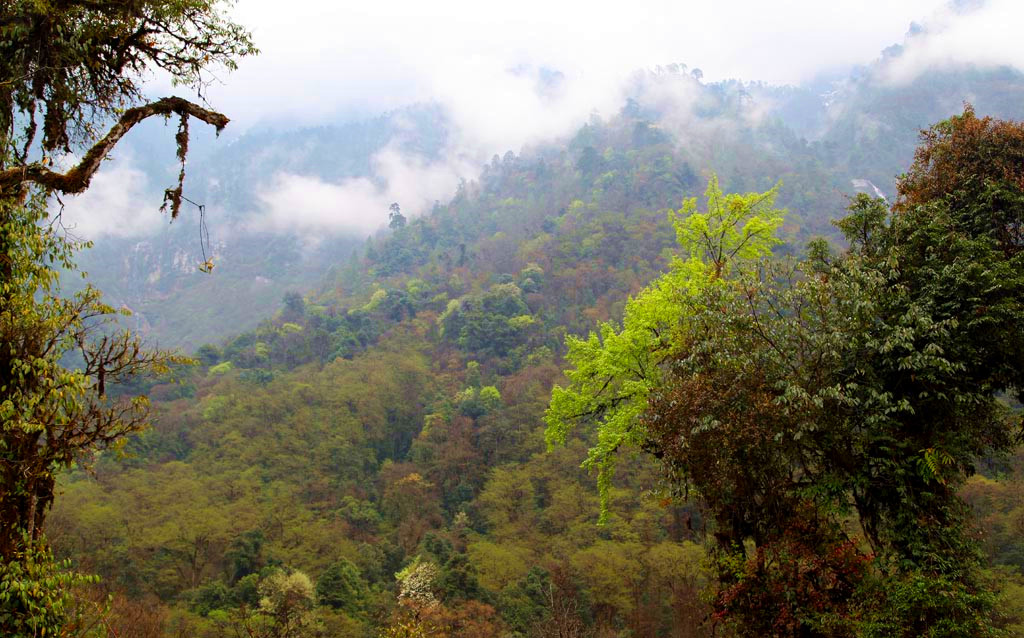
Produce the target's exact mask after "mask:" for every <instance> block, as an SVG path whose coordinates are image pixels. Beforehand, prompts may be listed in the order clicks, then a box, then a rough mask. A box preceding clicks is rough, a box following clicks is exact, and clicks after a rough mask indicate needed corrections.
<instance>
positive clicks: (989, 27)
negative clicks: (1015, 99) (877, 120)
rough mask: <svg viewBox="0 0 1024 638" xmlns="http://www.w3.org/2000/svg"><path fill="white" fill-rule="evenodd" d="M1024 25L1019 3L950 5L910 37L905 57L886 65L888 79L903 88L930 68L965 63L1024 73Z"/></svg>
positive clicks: (1016, 0)
mask: <svg viewBox="0 0 1024 638" xmlns="http://www.w3.org/2000/svg"><path fill="white" fill-rule="evenodd" d="M1022 24H1024V3H1021V2H1020V1H1019V0H989V1H987V2H963V1H961V2H956V3H951V4H950V5H948V6H946V7H944V8H943V9H942V10H940V11H938V12H936V13H934V14H933V15H931V16H930V17H929V18H928V19H926V20H924V22H923V28H922V29H920V30H917V31H916V32H913V33H912V34H910V35H909V36H908V37H907V39H906V42H905V43H904V45H903V51H902V52H901V54H900V55H899V56H897V57H894V58H892V59H891V60H890V61H889V64H888V65H887V68H886V79H888V80H889V81H891V82H894V83H897V84H898V83H904V82H909V81H911V80H913V79H914V78H915V77H917V76H918V75H920V74H921V73H923V72H924V71H927V70H929V69H933V68H943V67H955V66H962V65H964V64H974V65H978V66H983V67H985V66H987V67H998V66H1012V67H1015V68H1017V69H1018V70H1024V45H1022V44H1021V40H1020V27H1021V25H1022Z"/></svg>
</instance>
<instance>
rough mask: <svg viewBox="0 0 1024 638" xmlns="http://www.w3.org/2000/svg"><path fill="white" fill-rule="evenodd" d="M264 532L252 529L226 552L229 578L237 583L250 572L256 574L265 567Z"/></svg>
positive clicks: (234, 542)
mask: <svg viewBox="0 0 1024 638" xmlns="http://www.w3.org/2000/svg"><path fill="white" fill-rule="evenodd" d="M263 542H264V536H263V532H261V531H260V530H251V531H248V532H245V533H244V534H242V535H241V536H239V537H238V538H236V539H235V540H233V541H231V546H230V547H229V548H228V550H227V551H226V552H224V559H225V560H226V561H227V563H228V580H229V582H231V583H237V582H238V581H240V580H242V579H243V578H245V577H246V576H248V575H249V574H255V573H257V572H259V570H260V569H262V568H263V565H264V561H263Z"/></svg>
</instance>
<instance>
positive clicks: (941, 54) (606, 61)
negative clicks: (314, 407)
mask: <svg viewBox="0 0 1024 638" xmlns="http://www.w3.org/2000/svg"><path fill="white" fill-rule="evenodd" d="M233 13H234V15H235V16H236V20H237V21H238V22H240V23H242V24H244V25H245V26H246V27H248V28H249V29H250V30H251V31H252V34H253V38H254V40H255V42H256V44H257V46H258V47H259V48H260V49H261V51H262V52H261V54H260V55H259V56H256V57H253V58H247V59H244V60H242V61H241V63H240V68H239V70H238V71H236V72H234V73H230V74H226V73H219V74H218V76H219V77H220V79H221V81H222V83H220V84H215V85H214V86H212V87H210V88H209V90H208V92H207V97H208V99H209V101H210V103H211V104H212V105H213V106H214V107H215V108H217V109H218V110H221V111H223V112H225V113H227V114H229V115H230V117H231V118H232V119H233V124H232V126H231V135H237V134H240V133H242V132H244V131H245V130H246V129H247V128H249V127H251V126H253V125H256V124H260V123H267V124H274V125H277V126H283V127H289V126H305V125H314V124H318V123H323V122H325V121H329V120H335V121H336V120H337V119H339V118H345V117H365V116H369V115H374V114H377V113H380V112H382V111H386V110H390V109H395V108H398V107H401V106H403V105H406V104H409V103H412V102H426V101H432V102H437V103H440V104H442V105H444V106H445V107H446V108H447V110H448V112H449V114H450V115H451V118H452V120H453V121H454V123H455V126H456V130H455V132H454V136H453V140H452V142H451V148H450V149H448V150H449V153H448V154H447V156H446V157H445V158H444V159H443V161H442V162H440V163H436V164H431V165H426V164H423V162H422V160H421V159H420V158H416V157H404V156H398V155H395V153H394V151H393V149H386V150H385V151H383V152H382V153H380V154H379V156H378V157H375V158H374V160H373V162H372V164H373V166H374V167H375V168H374V170H375V174H376V177H377V178H378V179H377V180H376V181H375V182H371V181H368V180H366V179H360V180H350V181H348V182H345V183H341V184H327V183H323V182H319V181H315V178H310V177H309V176H303V175H293V174H288V173H285V174H282V175H278V176H277V178H276V179H275V180H274V181H273V183H270V184H265V185H263V186H262V187H261V188H262V190H260V191H259V192H258V193H257V194H258V196H259V199H260V201H262V202H263V209H262V210H260V211H254V213H255V215H254V219H256V225H258V226H260V225H261V226H263V227H287V228H294V227H296V226H304V227H306V228H308V229H309V230H311V231H313V232H316V231H318V230H342V231H356V232H367V231H369V230H372V228H373V227H375V225H376V224H378V221H377V218H376V217H373V216H367V214H366V213H365V211H366V210H369V209H374V208H375V207H376V208H377V209H379V210H386V207H387V204H388V202H390V201H395V199H396V198H401V200H402V201H403V210H407V211H408V212H409V213H411V214H414V215H415V214H417V213H418V212H421V211H422V210H425V209H426V208H427V207H428V206H429V203H430V202H433V200H434V199H442V200H443V199H446V194H449V193H451V192H453V191H454V188H455V185H456V184H457V183H458V180H459V179H460V178H468V179H472V178H473V177H474V176H475V174H474V171H475V170H476V167H478V166H479V164H480V162H482V161H486V159H487V158H489V157H490V156H491V154H493V153H499V154H500V153H504V152H505V151H506V150H513V151H518V150H520V149H521V148H523V147H524V146H525V145H529V144H532V143H536V142H540V141H543V140H547V139H551V138H554V137H557V136H560V135H565V134H568V133H570V132H571V131H573V130H575V129H576V128H577V127H578V126H580V124H582V123H583V122H584V121H586V119H587V118H588V117H589V116H590V114H591V113H594V112H596V113H598V114H602V115H607V114H611V113H614V112H616V111H618V109H619V108H620V107H621V105H622V102H623V93H622V91H623V86H624V83H625V81H626V79H627V78H628V77H629V76H630V75H631V74H632V73H634V72H635V71H636V70H638V69H644V68H653V67H654V66H656V65H666V64H670V63H683V64H686V65H688V66H689V67H690V68H691V69H692V68H700V69H701V70H702V71H703V73H704V78H705V81H709V80H710V81H714V80H718V79H726V78H738V79H742V80H762V81H767V82H770V83H775V84H786V83H789V84H798V83H800V82H803V81H806V80H808V79H811V78H812V77H814V76H815V75H816V74H819V73H822V72H830V71H836V70H839V71H842V70H845V69H848V68H849V67H851V66H854V65H863V64H868V63H870V62H872V61H873V60H875V59H877V58H878V57H879V55H880V53H881V51H882V49H884V48H886V47H888V46H890V45H892V44H898V43H903V42H904V38H905V35H906V33H907V31H908V28H909V27H910V24H911V22H916V23H918V24H920V25H923V26H924V27H926V28H927V30H928V32H929V34H928V35H927V36H922V37H917V38H914V39H912V41H911V42H910V43H909V44H908V46H907V50H906V52H905V54H904V55H903V56H902V58H901V59H900V61H899V63H898V64H896V65H892V66H891V73H890V80H891V81H893V82H902V81H906V80H908V79H911V78H913V77H914V75H915V74H917V73H919V72H920V71H921V70H922V69H925V68H928V67H929V66H931V65H946V64H950V63H965V62H972V63H979V64H985V65H997V64H1010V65H1014V66H1017V67H1018V68H1024V44H1022V43H1021V40H1020V36H1019V30H1020V28H1021V27H1022V26H1024V2H1022V1H1021V0H988V1H987V2H985V1H983V0H956V2H955V3H950V2H948V1H947V0H896V1H894V0H886V1H881V0H828V1H823V0H773V1H764V0H718V1H717V2H706V1H704V2H695V1H692V0H690V1H687V0H629V1H626V2H623V1H620V2H614V3H613V2H595V1H593V0H588V1H581V0H516V1H510V0H505V1H503V2H494V1H491V2H484V1H481V0H430V1H424V0H401V1H397V0H363V1H362V2H353V1H351V0H287V1H285V2H282V1H281V0H239V1H238V4H237V5H236V6H235V7H234V9H233ZM539 68H547V69H553V70H557V71H559V72H561V73H562V74H564V81H563V82H562V84H561V86H560V89H559V90H558V91H557V93H555V94H554V95H551V94H547V95H540V94H538V92H537V82H536V70H537V69H539ZM152 89H153V93H155V94H158V93H160V94H162V93H166V92H168V91H170V90H171V89H170V87H169V86H164V85H162V82H161V81H160V80H159V79H158V80H155V81H154V82H153V85H152ZM176 91H177V92H179V93H180V92H181V89H180V88H178V89H176ZM680 110H681V111H683V110H685V105H683V106H681V108H680ZM105 171H106V172H107V173H112V175H111V177H110V179H109V181H110V182H111V184H117V183H125V180H126V179H128V178H130V179H128V183H130V184H131V185H133V188H135V190H137V191H139V192H142V191H144V190H146V189H147V188H150V187H151V186H152V185H150V184H148V183H147V180H146V176H145V175H142V174H140V173H139V172H138V171H137V170H136V169H134V168H132V167H131V166H130V165H128V164H126V163H125V162H123V161H122V162H121V163H111V166H110V167H109V168H107V169H105ZM115 172H116V173H117V174H113V173H115ZM311 180H314V181H311ZM382 180H383V181H384V182H386V183H387V186H386V187H384V188H379V187H376V186H374V183H379V182H380V181H382ZM94 190H97V191H99V190H101V189H96V188H94ZM115 190H116V189H115ZM281 193H290V195H289V196H288V197H287V198H285V200H286V201H287V202H289V205H287V206H284V205H282V206H278V205H277V204H275V202H279V201H280V200H281V199H282V197H281ZM303 194H305V197H306V198H307V199H309V201H308V202H301V203H302V204H303V205H304V208H303V207H301V206H300V207H298V210H299V212H298V213H297V212H296V206H295V202H296V200H297V198H300V197H301V196H303ZM100 195H101V194H100V193H97V194H96V195H95V196H93V199H95V201H91V202H89V206H88V208H89V209H90V210H92V211H96V210H104V209H105V208H106V209H107V210H108V215H109V216H112V217H115V218H116V217H118V216H120V217H123V218H124V219H126V220H128V219H136V218H137V217H138V212H137V210H136V209H135V208H134V207H131V206H129V207H127V208H126V207H125V203H124V202H121V201H118V202H113V203H111V204H109V206H104V202H106V200H107V199H109V198H102V197H100ZM122 199H123V198H122ZM129 199H130V200H132V201H138V198H134V197H133V198H129ZM406 204H408V207H407V206H406ZM70 208H71V211H70V215H69V216H74V212H75V209H80V208H82V206H81V205H77V204H75V203H74V202H72V204H71V206H70ZM122 209H123V210H122ZM118 211H121V212H120V213H119V212H118ZM302 211H305V212H302ZM338 211H341V212H338ZM297 215H298V217H299V219H298V221H301V222H302V223H301V224H300V223H298V222H297V217H296V216H297ZM303 215H305V217H303ZM91 219H92V220H94V221H95V222H96V223H95V224H94V226H95V228H97V229H103V232H112V231H110V230H109V229H111V228H114V229H120V231H121V233H120V234H129V235H135V234H139V233H142V232H144V231H145V230H146V229H149V228H154V227H156V225H158V224H159V223H160V221H159V219H156V220H150V221H149V222H147V225H142V226H140V225H138V224H132V223H125V224H109V223H108V220H106V219H103V217H101V216H99V215H97V214H96V213H95V212H92V213H91ZM368 220H369V221H368ZM87 234H88V233H87Z"/></svg>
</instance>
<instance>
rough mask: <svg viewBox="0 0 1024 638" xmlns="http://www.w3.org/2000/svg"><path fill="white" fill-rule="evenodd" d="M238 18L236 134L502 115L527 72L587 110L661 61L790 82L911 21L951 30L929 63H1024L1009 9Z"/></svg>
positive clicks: (638, 1)
mask: <svg viewBox="0 0 1024 638" xmlns="http://www.w3.org/2000/svg"><path fill="white" fill-rule="evenodd" d="M959 4H960V5H962V6H977V5H979V4H981V3H979V2H976V1H972V0H969V1H967V2H965V1H963V0H961V2H960V3H959ZM235 13H236V15H237V19H238V21H239V22H241V23H242V24H244V25H246V26H247V27H249V28H250V29H251V30H252V33H253V36H254V38H255V41H256V43H257V45H258V46H259V47H260V49H261V50H262V54H261V55H260V56H258V57H256V58H252V59H247V60H244V61H243V62H242V65H241V69H240V70H239V71H237V72H235V73H233V74H231V75H229V76H225V77H224V80H225V82H226V84H225V85H224V86H220V87H214V88H213V89H212V90H211V92H210V95H211V98H212V101H213V103H214V104H215V105H216V106H218V108H221V109H224V110H225V111H227V112H230V113H232V114H233V115H234V117H235V118H236V120H239V122H240V123H243V124H244V123H252V122H254V121H257V120H260V119H264V118H279V117H301V118H303V119H306V120H317V119H319V118H321V117H324V116H326V115H330V114H333V113H336V112H338V111H344V112H350V111H351V110H353V109H358V110H361V111H367V112H376V111H381V110H385V109H389V108H394V107H396V106H400V105H402V104H405V103H408V102H411V101H422V100H438V101H441V102H442V103H446V104H450V105H452V106H454V107H455V108H456V111H457V112H462V111H465V112H466V113H467V115H469V114H472V113H473V112H474V110H479V109H492V110H495V111H498V114H499V115H500V114H501V112H503V111H505V110H506V109H504V108H503V104H506V103H508V102H511V103H512V104H513V105H515V106H516V107H518V108H521V107H522V106H523V105H522V104H521V102H522V101H523V98H522V96H520V95H519V93H521V92H522V91H523V90H524V89H526V88H528V87H526V86H524V82H523V81H522V80H521V79H519V78H517V76H516V75H515V74H514V73H512V71H513V70H514V69H516V68H517V67H521V66H523V65H527V66H534V67H549V68H554V69H558V70H559V71H561V72H563V73H565V74H566V76H567V78H568V80H569V87H570V88H571V92H572V96H571V101H572V102H580V103H583V102H587V101H589V102H592V104H590V105H588V106H587V107H586V108H587V109H588V110H589V109H593V108H596V109H598V110H600V109H601V107H603V106H607V105H608V104H609V100H613V99H614V98H616V97H618V96H616V95H614V94H615V91H616V90H617V88H618V87H619V86H620V85H621V82H622V79H623V78H624V77H625V76H626V75H627V74H629V73H630V72H632V71H633V70H635V69H637V68H649V67H652V66H654V65H658V64H668V63H671V62H681V63H685V64H687V65H689V66H690V67H691V68H693V67H699V68H701V69H702V70H703V72H704V74H705V78H708V79H723V78H740V79H744V80H764V81H768V82H772V83H799V82H801V81H803V80H806V79H808V78H810V77H811V76H813V75H814V74H816V73H818V72H820V71H823V70H829V69H835V68H842V67H849V66H851V65H854V64H865V63H868V62H870V61H871V60H873V59H875V58H876V57H877V56H878V55H879V53H880V52H881V50H882V49H883V48H885V47H887V46H889V45H891V44H894V43H899V42H902V40H903V37H904V34H905V33H906V32H907V29H908V27H909V25H910V23H911V22H912V21H916V22H918V23H921V24H926V25H928V26H930V27H932V28H934V29H935V30H937V31H938V30H941V31H943V32H945V33H946V34H947V35H946V37H943V38H934V39H933V42H932V44H933V45H935V46H933V47H932V48H931V49H930V50H928V51H927V52H926V53H927V55H928V57H929V58H930V59H933V58H935V57H937V56H941V55H944V54H946V53H952V54H954V55H957V56H964V55H967V54H970V55H973V54H977V56H978V57H980V58H984V59H985V60H986V61H991V60H993V59H996V58H1000V57H1002V58H1006V57H1010V58H1014V57H1015V58H1017V59H1016V60H1015V61H1016V62H1020V61H1021V58H1024V45H1022V44H1021V42H1020V39H1019V35H1018V33H1015V31H1019V28H1020V27H1021V26H1022V25H1024V2H1020V1H1019V0H991V1H990V2H988V3H985V6H984V7H982V8H980V9H975V10H974V11H973V12H972V14H971V15H968V16H959V18H958V19H957V20H955V21H953V20H951V19H950V14H951V12H950V10H949V3H948V2H946V1H938V0H896V1H893V0H886V1H880V0H829V1H827V2H823V1H822V0H774V1H764V0H719V1H717V2H695V1H692V0H691V1H686V0H630V1H628V2H594V1H593V0H587V1H580V0H517V1H515V2H512V1H504V2H495V1H491V2H481V1H480V0H431V1H429V2H424V1H423V0H402V1H396V0H364V1H362V2H352V1H351V0H344V1H338V0H290V1H288V2H281V1H280V0H240V1H239V2H238V4H237V6H236V8H235ZM954 23H956V24H954ZM951 25H952V26H951ZM950 36H952V37H950ZM936 47H937V48H938V50H935V48H936ZM949 47H952V50H950V51H945V50H944V49H946V48H949ZM520 115H522V113H521V112H520Z"/></svg>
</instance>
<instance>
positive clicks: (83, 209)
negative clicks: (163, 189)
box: [50, 152, 168, 240]
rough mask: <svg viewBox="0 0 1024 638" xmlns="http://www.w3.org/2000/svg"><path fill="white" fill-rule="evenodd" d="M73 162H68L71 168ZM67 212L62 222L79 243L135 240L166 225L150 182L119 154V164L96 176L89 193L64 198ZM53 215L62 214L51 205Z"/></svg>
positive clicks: (129, 158) (126, 156) (56, 205)
mask: <svg viewBox="0 0 1024 638" xmlns="http://www.w3.org/2000/svg"><path fill="white" fill-rule="evenodd" d="M74 161H77V160H74V158H67V160H66V163H67V164H72V163H73V162H74ZM61 201H63V203H64V210H63V212H62V213H61V222H62V223H63V225H64V227H65V228H67V229H68V231H69V232H70V233H71V234H72V235H74V236H75V237H78V238H80V239H87V240H95V239H99V238H101V237H106V236H110V237H121V238H134V237H143V236H147V235H151V234H153V233H154V232H156V231H157V230H159V228H160V227H161V226H162V225H164V224H166V223H167V220H168V218H167V217H166V216H165V215H162V214H161V213H160V210H159V208H160V197H159V195H154V193H153V189H151V188H150V183H149V178H148V177H147V176H146V174H145V173H144V172H143V171H141V170H139V169H138V168H136V167H135V164H134V162H133V159H132V156H131V154H130V153H127V152H122V153H119V156H118V159H117V161H116V162H111V163H109V164H108V165H107V166H104V168H103V170H101V171H100V172H99V173H97V174H96V176H95V177H94V178H93V180H92V184H91V185H90V186H89V189H88V190H87V191H85V192H84V193H82V194H81V195H66V196H63V197H61ZM50 210H51V213H52V214H54V215H56V214H57V213H58V212H60V204H59V203H58V202H57V201H52V202H51V204H50Z"/></svg>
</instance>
